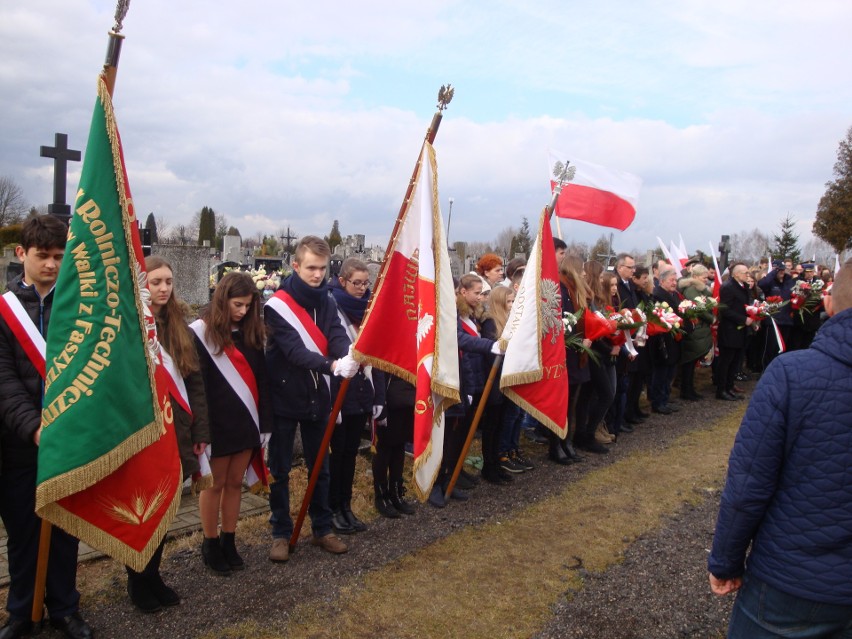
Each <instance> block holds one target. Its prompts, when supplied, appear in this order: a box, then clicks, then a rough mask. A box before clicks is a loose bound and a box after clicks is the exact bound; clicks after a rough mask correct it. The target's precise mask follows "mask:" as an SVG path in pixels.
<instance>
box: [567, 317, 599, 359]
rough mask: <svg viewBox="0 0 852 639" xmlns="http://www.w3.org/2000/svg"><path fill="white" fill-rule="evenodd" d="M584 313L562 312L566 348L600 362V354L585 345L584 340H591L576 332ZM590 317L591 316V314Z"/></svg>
mask: <svg viewBox="0 0 852 639" xmlns="http://www.w3.org/2000/svg"><path fill="white" fill-rule="evenodd" d="M584 312H585V311H580V312H579V313H569V312H568V311H563V312H562V326H564V327H565V347H566V348H570V349H571V350H572V351H576V352H578V353H580V354H585V355H588V356H589V357H591V358H592V359H593V360H594V361H598V354H597V353H595V352H594V351H593V350H592V349H590V348H589V347H588V346H586V345H585V344H584V343H583V342H584V340H586V339H589V338H588V337H583V335H582V334H579V335H578V334H577V333H575V332H574V327H575V326H577V324H578V323H579V322H580V319H581V318H582V316H583V313H584ZM589 315H590V316H591V313H590V314H589Z"/></svg>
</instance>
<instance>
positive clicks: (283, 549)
mask: <svg viewBox="0 0 852 639" xmlns="http://www.w3.org/2000/svg"><path fill="white" fill-rule="evenodd" d="M288 559H290V546H289V542H288V541H287V540H286V539H273V540H272V548H271V549H270V550H269V561H274V562H275V563H277V564H280V563H284V562H285V561H287V560H288Z"/></svg>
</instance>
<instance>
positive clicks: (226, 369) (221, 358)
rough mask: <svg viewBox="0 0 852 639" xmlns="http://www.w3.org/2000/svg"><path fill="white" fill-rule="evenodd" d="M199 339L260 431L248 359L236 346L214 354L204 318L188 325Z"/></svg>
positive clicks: (256, 396)
mask: <svg viewBox="0 0 852 639" xmlns="http://www.w3.org/2000/svg"><path fill="white" fill-rule="evenodd" d="M189 328H191V329H192V330H193V331H194V332H195V334H196V335H197V336H198V339H199V341H200V342H201V343H202V344H203V345H204V348H206V349H207V353H208V354H209V355H210V359H211V360H213V363H214V364H216V368H218V369H219V372H220V373H222V377H224V378H225V381H226V382H228V385H229V386H230V387H231V388H233V389H234V392H235V393H236V394H237V397H239V398H240V401H241V402H242V403H243V404H245V407H246V408H247V409H248V411H249V414H250V415H251V417H252V419H253V420H254V424H255V426H257V429H258V432H260V413H259V412H258V401H259V397H258V391H257V380H256V379H255V377H254V372H253V371H252V370H251V366H249V363H248V361H247V360H246V358H245V355H243V354H242V353H241V352H240V351H238V350H237V349H236V348H234V347H231V348H226V349H225V350H223V351H222V352H221V353H218V354H216V347H215V346H214V345H213V344H212V343H211V342H210V341H209V340H208V339H207V331H206V330H205V328H206V325H205V324H204V320H200V319H198V320H195V321H194V322H193V323H192V324H190V325H189Z"/></svg>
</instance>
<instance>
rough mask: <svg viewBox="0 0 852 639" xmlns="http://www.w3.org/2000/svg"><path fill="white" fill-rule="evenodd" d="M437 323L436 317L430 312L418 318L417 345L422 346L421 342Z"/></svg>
mask: <svg viewBox="0 0 852 639" xmlns="http://www.w3.org/2000/svg"><path fill="white" fill-rule="evenodd" d="M434 325H435V318H434V317H432V316H431V315H429V313H425V314H424V315H423V317H421V318H420V319H419V320H417V347H418V348H420V342H422V341H423V338H425V337H426V336H427V335H428V334H429V331H431V330H432V327H433V326H434Z"/></svg>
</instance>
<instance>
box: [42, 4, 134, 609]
mask: <svg viewBox="0 0 852 639" xmlns="http://www.w3.org/2000/svg"><path fill="white" fill-rule="evenodd" d="M129 6H130V0H118V3H117V4H116V7H115V25H114V26H113V28H112V30H111V31H110V32H109V42H108V44H107V55H106V61H105V62H104V70H103V75H104V78H105V80H106V86H107V90H108V91H109V95H110V97H112V92H113V90H114V89H115V78H116V74H117V73H118V58H119V56H120V55H121V43H122V42H123V41H124V36H123V35H121V34H120V33H119V31H121V28H122V21H123V20H124V16H126V15H127V9H128V7H129ZM52 529H53V526H52V525H51V523H50V522H49V521H47V520H46V519H42V520H41V530H40V532H39V538H38V558H37V559H36V574H35V587H34V592H33V609H32V614H31V615H30V618H31V620H32V622H33V623H35V624H38V623H41V621H42V619H43V618H44V588H45V585H46V583H47V562H48V558H49V555H50V538H51V533H52Z"/></svg>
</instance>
